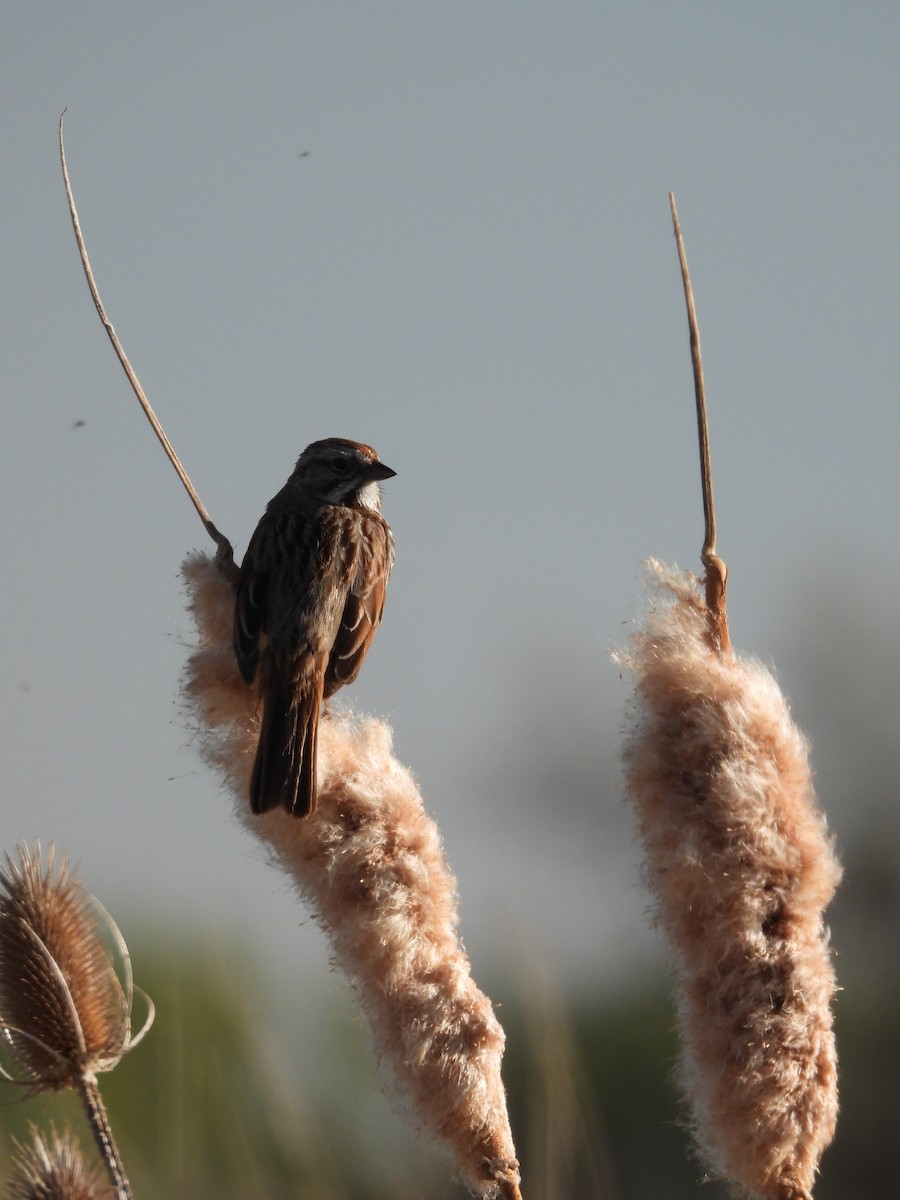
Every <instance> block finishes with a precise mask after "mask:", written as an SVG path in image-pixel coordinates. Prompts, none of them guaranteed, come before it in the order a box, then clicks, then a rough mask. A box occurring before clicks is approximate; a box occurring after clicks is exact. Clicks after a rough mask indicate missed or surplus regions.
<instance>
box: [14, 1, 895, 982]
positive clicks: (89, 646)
mask: <svg viewBox="0 0 900 1200" xmlns="http://www.w3.org/2000/svg"><path fill="white" fill-rule="evenodd" d="M0 46H2V50H0V55H2V71H0V137H2V161H3V164H4V172H3V217H4V219H3V235H2V245H3V250H2V258H3V287H2V292H0V304H2V311H0V320H2V327H3V330H4V338H3V342H4V356H3V357H4V371H3V378H4V388H3V394H2V398H0V405H2V420H3V429H4V437H3V438H2V440H0V488H2V495H0V523H2V524H0V530H2V538H3V551H4V557H5V562H6V568H5V572H4V584H5V586H4V595H5V601H4V619H3V622H2V625H0V718H2V732H0V737H2V747H3V760H4V766H5V771H4V775H5V796H4V801H3V806H4V807H3V821H2V845H3V846H4V847H9V848H11V847H12V846H13V845H14V844H15V842H16V841H18V840H19V839H22V838H28V839H30V838H32V837H34V836H37V835H40V836H41V837H44V838H46V837H47V836H49V835H55V837H56V838H57V839H58V841H59V842H60V843H62V844H63V845H65V846H66V847H67V848H68V849H69V851H70V852H71V854H72V855H73V857H75V858H77V859H79V860H80V862H81V864H82V868H83V873H84V876H85V879H86V881H87V883H88V884H89V886H91V887H92V888H93V889H94V890H95V891H96V892H98V894H99V895H100V896H101V898H102V899H103V900H104V902H105V903H106V904H107V906H108V907H110V908H111V909H112V910H113V912H114V913H116V914H117V915H118V916H119V917H120V919H121V920H122V923H123V924H125V925H126V933H127V918H128V916H129V914H143V915H147V916H151V917H152V916H156V915H159V916H162V917H167V918H168V917H171V916H172V915H173V914H180V916H181V918H182V919H185V920H188V919H190V920H192V921H195V922H196V923H197V924H198V925H200V926H201V927H207V928H210V929H212V930H218V931H223V930H227V929H228V928H230V927H231V926H232V925H235V926H237V927H239V928H240V929H242V930H243V931H245V932H247V931H254V930H257V931H258V930H262V931H264V933H265V934H266V935H267V938H268V940H267V941H266V943H265V944H264V945H263V947H262V950H263V953H264V954H268V947H269V946H271V947H274V946H275V945H276V939H281V944H282V946H283V947H284V949H285V952H286V954H287V955H288V957H289V958H291V959H294V958H296V959H297V960H298V961H302V962H306V961H307V960H308V958H309V957H312V958H313V960H315V956H316V955H318V956H319V959H320V960H321V963H322V964H323V966H324V962H325V952H324V951H323V950H322V948H321V945H320V943H319V942H318V935H317V934H316V933H315V931H314V929H313V928H312V926H311V924H310V923H308V922H307V923H306V924H305V925H304V927H303V928H302V929H299V930H298V929H297V926H298V924H299V923H300V922H301V921H304V920H306V918H305V914H303V912H302V911H301V910H299V909H298V908H297V907H296V906H295V904H294V902H293V901H292V899H291V898H290V897H289V896H288V895H287V893H286V889H285V886H284V885H282V884H281V882H280V881H279V879H278V878H277V876H275V875H274V874H273V873H271V872H270V871H269V869H268V868H267V867H266V866H265V865H264V863H263V862H262V861H261V853H260V852H259V851H258V850H257V848H256V847H255V846H254V845H253V844H252V842H251V840H250V839H249V838H248V837H247V835H245V834H244V833H242V832H241V831H240V829H239V828H238V826H237V824H236V822H235V821H234V820H233V818H232V817H231V810H230V801H229V800H228V799H227V798H226V797H224V796H223V795H221V794H220V791H219V787H218V784H217V782H216V781H215V780H214V779H213V778H212V777H211V776H210V775H209V774H208V773H207V772H206V771H205V770H204V768H203V767H202V766H201V765H200V763H199V761H198V760H197V758H196V757H195V755H194V754H193V752H192V751H191V750H190V749H189V748H188V747H187V742H188V736H187V733H186V731H185V729H184V727H183V724H182V723H181V720H180V718H179V715H178V709H177V704H176V691H177V680H178V674H179V670H180V667H181V664H182V661H183V657H184V648H183V641H184V639H185V638H186V637H187V636H188V635H189V630H190V623H189V620H188V618H187V616H186V614H185V612H184V610H183V603H182V594H181V590H180V586H179V580H178V567H179V563H180V560H181V558H182V556H183V554H184V553H185V552H186V551H187V550H190V549H191V548H193V547H197V546H204V545H205V534H204V532H203V529H202V527H201V525H200V524H199V522H198V520H197V517H196V515H195V514H194V512H193V510H192V509H191V507H190V505H189V502H188V500H187V498H186V496H185V495H184V494H183V492H182V491H181V488H180V485H179V484H178V482H177V480H176V477H175V475H174V474H173V472H172V471H171V468H170V467H169V466H168V464H167V463H166V462H165V460H164V458H163V456H162V453H161V451H160V449H159V447H158V445H157V444H156V442H155V439H154V438H153V436H152V434H151V432H150V429H149V426H147V425H146V422H145V421H144V419H143V417H142V416H141V415H140V414H139V412H138V409H137V406H136V403H135V401H134V400H133V397H132V395H131V392H130V389H129V387H128V384H127V382H126V380H125V377H124V375H123V374H122V372H121V369H120V368H119V366H118V364H117V362H116V361H115V359H114V356H113V353H112V350H111V348H110V347H109V345H108V343H107V341H106V338H105V336H104V334H103V331H102V328H101V326H100V324H99V322H98V320H97V318H96V315H95V313H94V311H93V308H92V305H91V303H90V299H89V296H88V293H87V289H86V286H85V283H84V280H83V278H82V275H81V269H80V266H79V264H78V261H77V256H76V250H75V245H74V240H73V237H72V234H71V229H70V227H69V223H68V215H67V212H66V206H65V198H64V194H63V190H62V184H61V180H60V174H59V167H58V162H57V157H56V123H57V120H58V117H59V114H60V112H61V110H62V109H63V107H64V106H68V113H67V117H66V134H67V148H68V153H69V164H70V170H71V173H72V179H73V184H74V187H75V190H76V196H77V200H78V203H79V207H80V213H81V219H82V223H83V227H84V231H85V235H86V238H87V241H88V246H89V249H90V252H91V255H92V259H93V264H94V269H95V272H96V275H97V279H98V282H99V285H100V288H101V291H102V294H103V297H104V300H105V303H106V306H107V309H108V311H109V313H110V316H111V318H112V320H113V322H114V324H115V326H116V329H117V331H118V333H119V334H120V336H121V338H122V340H123V342H124V344H125V346H126V349H127V350H128V353H129V355H130V356H131V359H132V362H133V363H134V365H135V367H136V369H137V371H138V373H139V374H140V376H141V379H142V382H143V384H144V386H145V388H146V390H147V391H148V393H149V395H150V397H151V399H152V401H153V403H154V404H155V406H156V409H157V412H158V414H159V416H160V418H161V419H162V421H163V423H164V424H165V426H166V429H167V431H168V433H169V435H170V437H171V438H172V440H173V442H174V443H175V445H176V447H177V449H178V451H179V453H180V455H181V457H182V459H183V461H184V463H185V465H186V467H187V469H188V471H189V472H190V473H191V474H192V476H193V478H194V482H195V483H196V485H197V487H198V489H199V490H200V492H201V494H202V496H203V498H204V500H205V503H206V504H207V506H208V507H209V509H210V511H211V513H212V516H213V518H214V520H215V521H216V522H217V523H218V524H219V525H220V527H221V528H223V529H224V530H225V532H226V533H228V534H229V536H230V537H231V538H232V540H233V541H234V542H235V543H236V545H237V547H238V551H239V552H240V551H242V550H243V548H244V547H245V546H246V542H247V538H248V537H249V535H250V533H251V531H252V529H253V526H254V524H255V522H256V520H257V519H258V517H259V515H260V514H261V512H262V510H263V507H264V505H265V503H266V501H267V500H268V499H269V497H270V496H271V495H272V494H273V493H274V492H275V491H276V490H277V489H278V488H279V487H280V486H281V484H282V483H283V481H284V479H285V478H286V476H287V474H288V473H289V471H290V469H291V467H292V465H293V462H294V460H295V458H296V456H297V455H298V453H299V452H300V450H301V449H302V448H303V446H304V445H305V444H306V443H307V442H309V441H311V440H313V439H315V438H318V437H322V436H326V435H340V436H347V437H353V438H358V439H361V440H364V441H368V442H371V443H373V444H374V445H375V446H376V447H377V449H378V450H379V452H380V453H381V456H382V457H383V459H384V460H385V461H386V462H388V463H389V464H390V465H391V466H393V467H394V468H395V469H396V470H397V478H396V479H394V480H391V481H390V482H389V483H388V485H387V486H386V488H385V512H386V514H387V516H388V517H389V519H390V521H391V523H392V525H393V527H394V530H395V534H396V539H397V567H396V572H395V576H394V579H393V580H392V583H391V588H390V593H389V597H388V606H387V613H386V620H385V624H384V627H383V629H382V630H381V631H380V633H379V635H378V638H377V639H376V643H375V647H374V649H373V652H372V654H371V656H370V658H369V660H368V661H367V663H366V668H365V670H364V671H363V674H362V677H361V680H360V683H359V686H358V687H357V688H356V689H355V690H354V696H355V698H356V699H357V701H358V702H359V704H361V705H362V706H364V707H366V708H367V709H369V710H372V711H376V712H384V713H387V714H388V715H389V716H390V718H391V720H392V721H393V723H394V726H395V730H396V740H397V747H398V751H399V753H400V755H401V757H402V758H403V759H404V760H405V761H408V762H409V763H410V764H411V765H412V766H413V767H414V769H415V770H416V771H417V772H418V773H419V775H420V778H421V781H422V786H423V790H424V792H425V795H426V798H427V802H428V805H429V808H430V810H431V811H432V812H433V813H434V814H435V816H436V817H437V819H438V821H439V823H440V825H441V827H442V829H443V830H444V833H445V836H446V842H447V849H448V853H449V857H450V860H451V863H452V865H453V867H454V869H455V870H456V872H457V874H458V876H459V879H460V886H461V893H462V910H463V929H464V934H465V937H466V942H467V945H468V946H469V949H470V951H471V952H472V954H473V957H474V958H475V963H476V975H483V974H484V973H485V971H486V970H487V971H490V970H492V969H493V955H494V954H495V953H499V954H500V955H502V954H503V953H504V951H503V949H502V946H503V944H504V943H505V942H510V943H512V945H513V946H516V945H518V944H519V941H520V939H522V938H525V939H527V940H528V941H529V942H530V944H531V945H532V946H533V947H534V948H535V950H536V952H537V953H539V954H541V955H545V956H546V958H547V960H548V962H549V963H550V964H551V965H553V966H558V967H559V968H560V969H561V970H563V971H567V972H570V973H571V974H573V975H577V976H579V977H580V978H582V979H589V980H602V979H603V978H605V977H608V976H611V975H613V974H615V972H616V970H617V967H619V966H620V965H621V964H622V963H625V962H633V961H634V962H638V961H641V960H642V959H643V957H644V956H645V955H647V954H648V953H652V952H653V950H652V941H651V936H650V934H649V933H647V932H646V931H645V922H644V910H645V907H646V901H645V899H644V896H643V894H642V893H641V891H640V888H639V884H638V878H639V877H638V861H639V853H638V851H637V849H636V848H635V847H633V846H632V844H631V842H630V825H629V818H628V815H627V813H626V812H625V811H624V810H623V809H622V806H621V802H620V795H619V792H618V790H617V787H618V785H617V778H616V772H617V765H616V752H617V743H618V731H619V727H620V724H621V719H622V718H621V708H622V705H623V703H624V701H625V698H626V696H627V693H628V688H627V682H626V683H623V682H622V681H621V680H620V679H619V676H618V672H617V669H616V668H615V667H614V666H613V665H612V664H611V662H610V660H609V657H608V649H609V646H610V645H611V644H613V643H614V642H617V641H619V640H621V639H622V638H623V637H625V636H626V634H627V626H626V625H625V624H624V622H627V621H628V620H629V619H630V618H631V617H632V616H633V615H634V613H635V611H636V609H637V608H638V605H639V603H640V587H639V582H638V564H639V562H640V560H641V559H642V558H644V557H646V556H648V555H651V554H652V555H657V556H659V557H662V558H665V559H667V560H674V561H677V562H678V563H680V564H681V565H684V566H688V567H696V566H698V553H699V548H700V544H701V540H702V528H701V508H700V492H699V484H698V479H697V467H696V449H695V431H694V425H693V409H692V404H693V392H692V383H691V375H690V361H689V355H688V343H687V333H686V324H685V316H684V307H683V299H682V295H681V285H680V279H679V275H678V268H677V260H676V255H675V247H674V242H673V239H672V234H671V227H670V223H669V213H668V203H667V192H668V191H669V190H670V189H672V190H674V191H675V193H676V196H677V199H678V205H679V212H680V216H681V221H682V226H683V231H684V235H685V239H686V242H687V248H688V254H689V258H690V262H691V267H692V273H693V277H694V286H695V292H696V300H697V306H698V311H699V316H700V321H701V330H702V338H703V347H704V357H705V366H706V375H707V385H708V390H709V399H710V405H711V415H712V438H713V460H714V467H715V471H716V495H717V500H718V506H719V527H720V549H721V552H722V554H723V555H724V556H725V558H726V559H727V561H728V563H729V565H730V568H731V577H730V578H731V592H730V611H731V619H732V632H733V635H734V638H735V641H736V643H737V644H738V645H739V646H740V647H742V648H745V649H748V650H752V651H753V652H756V653H759V654H760V655H761V656H762V657H763V658H764V659H766V660H771V659H772V658H773V657H774V656H775V654H776V651H777V650H778V648H779V647H780V646H783V645H784V644H785V639H786V638H788V637H789V635H790V631H791V630H794V629H797V628H798V627H799V626H800V625H802V623H803V622H809V621H811V620H814V618H815V612H816V606H815V603H812V604H811V603H810V596H811V595H812V596H814V597H817V596H820V595H821V594H822V593H823V592H826V591H833V592H834V593H847V594H848V595H853V593H854V592H856V593H857V595H858V599H859V613H858V622H859V623H860V624H861V625H865V624H866V623H867V621H868V620H869V614H870V613H871V612H872V611H874V609H873V605H874V607H875V608H877V609H878V610H879V611H883V612H885V613H888V614H893V616H894V619H895V617H896V612H897V605H896V600H897V597H898V593H900V570H898V553H897V532H896V531H897V504H896V495H897V472H896V459H897V447H898V442H900V428H898V405H897V399H896V392H897V379H898V376H900V341H898V336H897V332H898V316H900V305H898V278H900V271H898V267H900V255H898V244H900V239H898V232H897V229H898V217H897V213H898V209H900V203H898V201H900V169H898V153H897V129H898V95H900V69H898V47H900V9H898V7H897V5H896V4H895V3H881V4H879V3H870V4H866V5H851V4H819V3H817V4H812V3H795V4H791V5H784V4H771V3H757V4H752V5H749V4H745V5H738V4H712V3H686V4H678V5H673V4H664V3H658V4H641V3H637V4H629V5H624V4H623V5H605V4H599V3H592V4H588V3H580V4H575V3H572V4H565V3H564V4H553V5H550V4H534V3H510V2H506V0H499V2H498V0H491V2H489V3H488V2H482V3H449V2H448V3H443V4H439V3H415V4H395V3H390V4H380V3H367V4H360V3H358V4H343V3H296V2H295V3H257V4H253V5H252V6H251V5H246V4H235V3H216V4H211V3H193V4H157V5H145V4H134V3H128V2H125V3H122V2H119V3H116V4H112V3H92V2H90V0H88V2H84V3H79V4H77V5H73V4H70V3H34V4H7V5H5V6H4V8H3V12H2V15H0ZM76 421H84V422H85V424H84V425H83V426H80V427H78V428H73V424H74V423H75V422H76ZM810 581H812V582H810ZM873 590H874V591H875V592H877V596H876V597H875V598H874V599H873V598H872V592H873ZM873 654H876V655H877V654H878V650H877V646H876V647H875V648H873ZM782 679H783V682H784V684H785V686H786V688H787V690H788V691H789V692H790V693H791V695H792V697H793V699H794V703H795V712H796V715H797V717H798V719H799V720H800V722H801V723H806V722H805V720H804V717H805V713H804V708H805V703H806V706H807V707H809V709H810V710H811V709H812V707H813V705H812V699H813V698H812V697H805V696H804V694H803V691H802V688H803V682H802V679H799V678H798V680H797V681H794V680H792V679H791V678H790V677H788V676H786V675H785V674H784V671H782ZM824 686H825V687H826V688H827V686H828V681H827V680H826V681H825V684H824ZM836 686H837V685H836ZM893 695H894V697H896V690H895V691H894V693H893ZM893 711H894V713H896V712H897V706H896V703H894V707H893ZM812 733H813V736H814V737H815V734H816V730H815V729H813V730H812ZM592 764H593V766H592ZM594 767H595V770H594V769H593V768H594ZM820 785H821V788H822V791H823V800H824V802H825V804H826V806H827V807H829V810H830V811H832V812H833V814H834V819H835V820H836V821H837V823H838V825H839V824H840V814H841V812H842V811H843V810H846V809H847V808H848V807H849V803H850V799H852V798H850V797H847V796H846V795H841V794H839V793H840V789H839V788H837V787H835V789H834V791H835V792H837V793H838V794H833V795H829V794H828V790H829V779H828V777H827V776H826V777H823V776H822V774H821V772H820ZM506 953H512V951H506ZM479 964H481V970H479ZM303 986H309V987H313V986H315V985H314V983H313V982H311V981H310V979H309V977H308V978H307V981H306V982H305V983H304V984H303Z"/></svg>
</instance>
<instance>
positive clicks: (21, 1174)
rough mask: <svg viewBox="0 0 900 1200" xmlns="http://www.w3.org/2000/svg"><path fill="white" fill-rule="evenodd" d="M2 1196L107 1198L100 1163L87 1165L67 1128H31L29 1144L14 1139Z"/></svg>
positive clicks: (23, 1199)
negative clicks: (45, 1133)
mask: <svg viewBox="0 0 900 1200" xmlns="http://www.w3.org/2000/svg"><path fill="white" fill-rule="evenodd" d="M12 1167H13V1170H12V1175H11V1177H10V1179H9V1182H8V1183H7V1186H6V1200H111V1198H112V1197H113V1196H114V1195H115V1193H114V1191H113V1189H112V1188H111V1187H110V1185H109V1184H108V1183H107V1182H106V1179H105V1178H104V1176H103V1168H102V1167H100V1166H96V1167H89V1166H88V1164H87V1163H86V1162H85V1160H84V1156H83V1155H82V1153H81V1148H80V1147H79V1145H78V1142H77V1141H76V1140H75V1138H74V1136H73V1134H72V1132H71V1130H68V1129H67V1130H66V1131H65V1132H64V1133H62V1134H59V1133H57V1132H56V1130H55V1129H54V1128H52V1127H51V1130H50V1136H49V1137H44V1136H43V1135H42V1134H40V1133H39V1132H38V1131H37V1130H36V1129H34V1128H33V1127H32V1130H31V1145H30V1146H23V1145H20V1144H19V1143H18V1142H17V1143H16V1149H15V1153H14V1154H13V1159H12Z"/></svg>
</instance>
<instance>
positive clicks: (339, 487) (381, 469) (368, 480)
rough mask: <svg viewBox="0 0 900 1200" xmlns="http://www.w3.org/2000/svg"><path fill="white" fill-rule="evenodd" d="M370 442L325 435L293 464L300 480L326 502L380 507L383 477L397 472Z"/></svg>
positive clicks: (295, 473)
mask: <svg viewBox="0 0 900 1200" xmlns="http://www.w3.org/2000/svg"><path fill="white" fill-rule="evenodd" d="M396 474H397V472H396V471H392V470H391V468H390V467H386V466H385V465H384V463H383V462H380V461H379V459H378V455H377V454H376V453H375V451H374V450H373V449H372V447H371V446H366V445H364V444H363V443H362V442H351V441H348V439H347V438H324V439H323V440H322V441H320V442H313V443H312V444H311V445H309V446H307V447H306V449H305V450H304V451H303V453H302V454H301V455H300V457H299V458H298V459H297V465H296V466H295V467H294V473H293V478H294V479H295V480H296V482H297V483H302V485H303V487H304V488H306V489H307V490H308V491H309V492H311V493H312V494H313V495H314V496H316V497H317V498H318V499H319V500H324V501H325V502H326V503H327V504H346V505H353V506H359V505H361V506H362V507H364V508H371V509H373V510H374V511H375V512H378V511H379V509H380V508H381V488H380V487H379V486H378V485H379V482H380V481H381V480H382V479H390V478H391V476H392V475H396Z"/></svg>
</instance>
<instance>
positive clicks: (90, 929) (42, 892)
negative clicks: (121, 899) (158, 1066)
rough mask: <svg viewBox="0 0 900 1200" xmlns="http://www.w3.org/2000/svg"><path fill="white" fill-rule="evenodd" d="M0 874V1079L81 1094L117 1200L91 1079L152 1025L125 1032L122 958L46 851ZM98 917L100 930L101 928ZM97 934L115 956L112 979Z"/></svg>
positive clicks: (103, 1119)
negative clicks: (8, 1062)
mask: <svg viewBox="0 0 900 1200" xmlns="http://www.w3.org/2000/svg"><path fill="white" fill-rule="evenodd" d="M6 864H7V865H6V868H5V869H0V1034H2V1039H3V1043H4V1045H5V1047H6V1049H7V1050H8V1052H9V1054H10V1056H11V1058H12V1060H13V1064H14V1065H15V1068H16V1070H17V1075H16V1076H15V1077H13V1076H11V1075H10V1074H9V1073H8V1072H6V1071H3V1074H4V1075H5V1076H6V1078H7V1079H11V1080H12V1082H16V1083H19V1084H21V1085H22V1086H24V1087H25V1088H26V1089H27V1090H28V1092H29V1093H31V1094H33V1093H36V1092H40V1091H45V1090H51V1091H59V1090H61V1089H63V1088H73V1089H74V1090H75V1091H77V1092H78V1094H79V1095H80V1097H81V1100H82V1103H83V1104H84V1107H85V1111H86V1113H87V1116H88V1121H89V1123H90V1126H91V1130H92V1132H93V1134H94V1138H95V1140H96V1142H97V1146H98V1148H99V1150H100V1153H101V1155H102V1156H103V1159H104V1162H105V1165H106V1169H107V1172H108V1174H109V1177H110V1179H111V1181H112V1183H113V1185H114V1187H115V1189H116V1192H117V1194H118V1195H119V1196H120V1197H122V1198H123V1200H124V1198H126V1197H130V1195H131V1191H130V1187H129V1184H128V1180H127V1178H126V1176H125V1171H124V1168H123V1166H122V1161H121V1158H120V1157H119V1153H118V1150H117V1148H116V1144H115V1140H114V1138H113V1135H112V1130H111V1128H110V1125H109V1121H108V1119H107V1116H106V1111H105V1109H104V1106H103V1101H102V1099H101V1097H100V1091H99V1088H98V1087H97V1074H98V1073H100V1072H103V1071H111V1070H112V1069H113V1068H114V1067H115V1066H117V1065H118V1063H119V1062H120V1061H121V1059H122V1057H123V1055H125V1054H126V1053H127V1052H128V1051H129V1050H130V1049H132V1048H133V1047H134V1046H136V1045H137V1044H138V1042H139V1041H140V1040H141V1038H142V1037H143V1036H144V1034H145V1033H146V1032H147V1030H148V1029H149V1028H150V1025H151V1023H152V1020H153V1006H152V1004H150V1003H149V1000H148V1016H147V1020H146V1022H145V1024H144V1026H143V1028H142V1029H141V1030H140V1031H139V1032H138V1033H137V1034H132V1030H131V1004H132V998H133V986H132V982H131V969H130V962H129V959H128V951H127V948H126V946H125V943H124V940H123V939H122V935H121V934H120V933H119V931H118V929H117V928H116V926H115V924H114V923H113V921H112V919H111V918H110V917H109V915H108V914H107V913H106V912H105V911H104V910H102V909H101V907H100V905H99V904H98V903H97V901H96V900H94V898H93V897H92V896H90V894H89V893H88V892H86V891H85V890H84V889H83V888H82V887H81V885H80V883H79V882H78V880H77V879H76V878H75V877H74V876H73V875H72V874H70V872H69V864H68V860H67V858H66V857H65V856H62V858H61V859H60V860H59V862H58V863H57V860H56V854H55V851H54V848H53V846H52V845H51V847H50V849H49V851H48V854H47V863H46V867H45V866H44V864H43V862H42V856H41V849H40V846H39V845H36V846H35V849H34V850H33V851H31V850H29V849H28V847H26V846H20V847H19V858H18V862H17V863H16V862H13V860H12V859H11V858H10V857H9V855H7V857H6ZM101 919H102V922H103V927H102V928H101ZM103 932H105V934H106V936H107V938H108V939H110V940H111V941H112V942H113V944H114V946H115V949H116V951H117V952H118V955H119V960H120V963H121V966H122V970H123V972H124V976H125V985H124V987H123V985H122V983H121V982H120V981H119V977H118V975H117V973H116V970H115V967H114V965H113V961H112V958H111V956H110V952H109V950H108V949H107V946H106V944H104V941H103V937H102V933H103Z"/></svg>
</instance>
